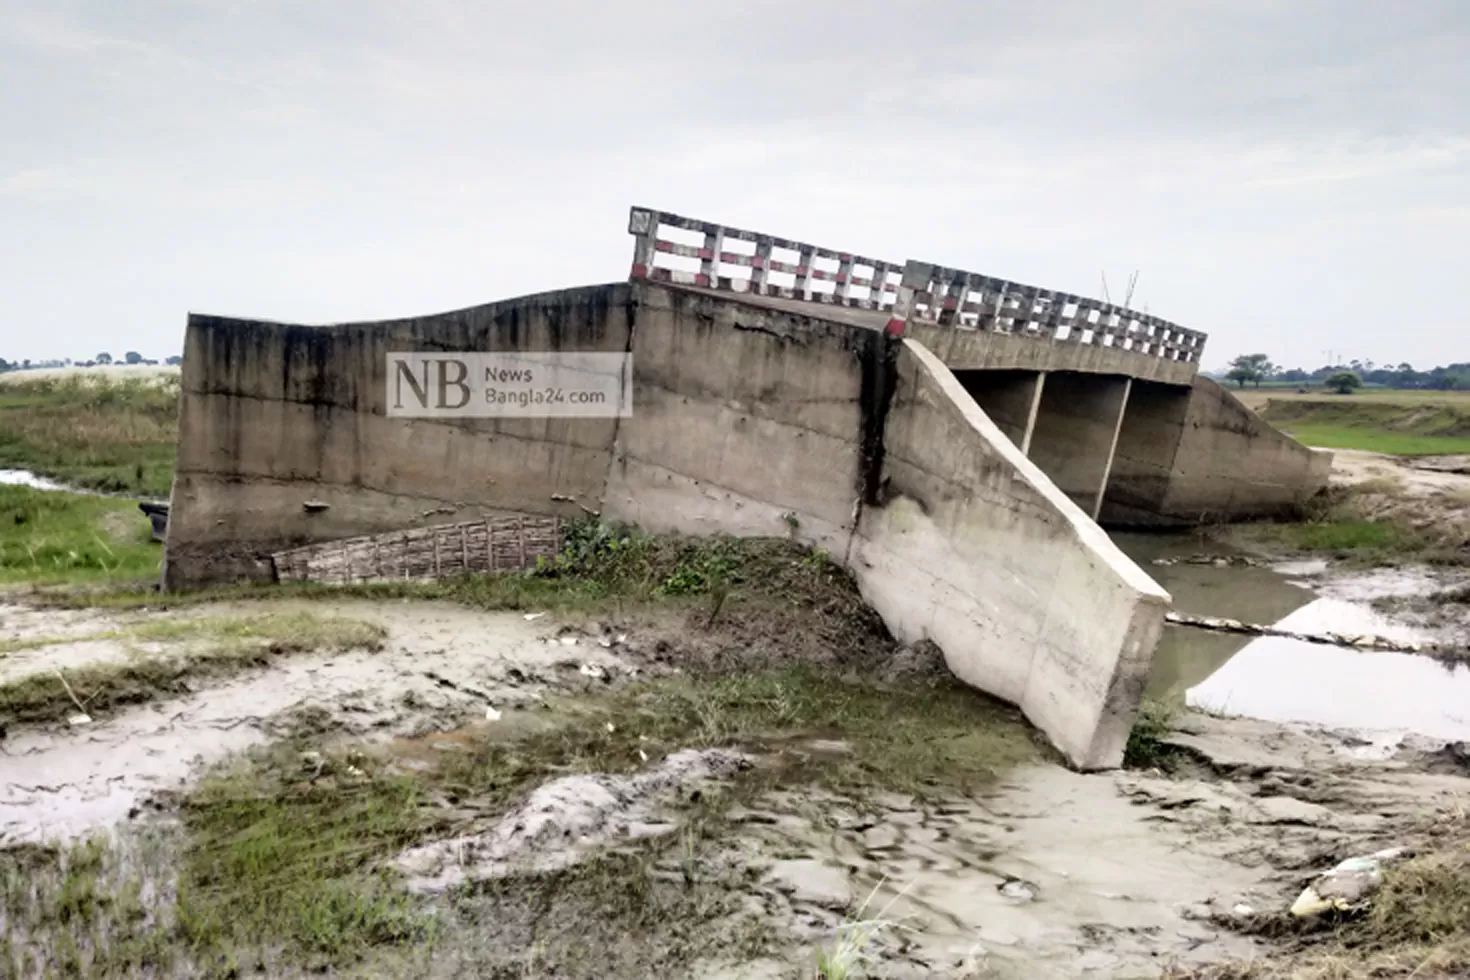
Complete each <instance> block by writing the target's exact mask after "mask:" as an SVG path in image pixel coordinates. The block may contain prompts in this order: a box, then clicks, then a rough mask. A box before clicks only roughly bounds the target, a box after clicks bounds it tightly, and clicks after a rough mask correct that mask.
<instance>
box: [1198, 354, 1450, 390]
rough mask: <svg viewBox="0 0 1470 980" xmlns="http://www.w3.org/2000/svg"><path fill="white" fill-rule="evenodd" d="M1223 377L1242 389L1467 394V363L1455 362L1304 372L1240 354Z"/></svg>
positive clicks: (1353, 365) (1366, 364)
mask: <svg viewBox="0 0 1470 980" xmlns="http://www.w3.org/2000/svg"><path fill="white" fill-rule="evenodd" d="M1225 378H1226V380H1228V381H1234V382H1235V383H1236V384H1237V385H1238V386H1240V387H1242V388H1244V387H1245V386H1246V385H1247V384H1252V385H1255V386H1256V387H1260V385H1261V382H1263V381H1268V382H1277V383H1286V384H1298V385H1302V386H1313V385H1321V386H1323V387H1327V388H1332V389H1335V390H1337V391H1343V392H1347V391H1351V390H1352V389H1354V388H1360V387H1362V386H1363V385H1365V384H1369V385H1381V386H1383V387H1385V388H1422V389H1425V390H1431V391H1470V363H1467V362H1459V363H1455V364H1446V365H1443V366H1441V367H1435V368H1430V369H1429V370H1428V371H1418V370H1415V369H1414V366H1413V365H1412V364H1410V363H1408V362H1407V361H1405V362H1402V363H1399V364H1375V363H1374V362H1373V361H1361V360H1356V359H1355V360H1352V361H1349V362H1348V363H1346V364H1333V365H1325V366H1323V367H1319V368H1317V369H1316V370H1313V371H1307V370H1305V369H1303V368H1281V367H1279V366H1277V365H1276V364H1274V363H1272V361H1271V358H1270V357H1269V356H1268V355H1266V354H1241V355H1240V356H1239V357H1237V358H1235V359H1234V360H1233V361H1231V362H1230V367H1229V370H1227V371H1226V372H1225Z"/></svg>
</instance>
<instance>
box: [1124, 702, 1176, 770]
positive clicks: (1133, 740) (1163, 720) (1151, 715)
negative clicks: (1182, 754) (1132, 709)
mask: <svg viewBox="0 0 1470 980" xmlns="http://www.w3.org/2000/svg"><path fill="white" fill-rule="evenodd" d="M1176 714H1177V711H1176V709H1175V707H1174V705H1172V704H1170V703H1169V702H1167V701H1161V700H1158V699H1155V698H1145V699H1144V701H1143V703H1142V704H1141V705H1139V708H1138V717H1137V718H1136V719H1134V722H1133V728H1132V729H1130V730H1129V732H1128V744H1127V746H1125V747H1124V749H1123V765H1124V766H1126V767H1128V768H1130V769H1155V768H1161V767H1162V766H1164V765H1165V764H1166V763H1167V761H1168V759H1169V757H1170V756H1171V755H1173V754H1174V750H1173V749H1171V748H1169V747H1168V746H1167V745H1165V744H1163V741H1162V739H1163V738H1164V736H1165V735H1167V734H1169V732H1170V731H1172V730H1173V727H1174V717H1175V715H1176Z"/></svg>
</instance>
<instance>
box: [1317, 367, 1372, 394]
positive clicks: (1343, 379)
mask: <svg viewBox="0 0 1470 980" xmlns="http://www.w3.org/2000/svg"><path fill="white" fill-rule="evenodd" d="M1326 384H1327V387H1329V388H1331V389H1332V390H1333V391H1335V392H1337V393H1338V394H1339V395H1350V394H1352V393H1353V389H1354V388H1361V387H1363V379H1362V378H1360V377H1358V376H1357V374H1356V373H1354V372H1352V371H1339V372H1337V373H1336V374H1334V375H1331V376H1330V377H1328V379H1327V381H1326Z"/></svg>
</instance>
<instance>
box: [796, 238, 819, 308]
mask: <svg viewBox="0 0 1470 980" xmlns="http://www.w3.org/2000/svg"><path fill="white" fill-rule="evenodd" d="M816 259H817V256H816V253H815V252H813V251H812V247H811V246H810V245H803V246H802V247H801V251H800V252H798V253H797V259H796V282H795V283H794V284H793V285H794V286H795V289H794V292H795V294H796V298H797V299H811V296H812V294H811V280H812V263H813V262H815V261H816Z"/></svg>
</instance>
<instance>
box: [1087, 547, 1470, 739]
mask: <svg viewBox="0 0 1470 980" xmlns="http://www.w3.org/2000/svg"><path fill="white" fill-rule="evenodd" d="M1115 540H1116V541H1117V542H1118V545H1119V547H1121V548H1122V549H1123V550H1124V551H1125V552H1126V553H1127V554H1128V555H1129V556H1131V557H1132V558H1133V559H1134V560H1135V561H1138V562H1139V563H1140V564H1141V565H1143V567H1144V569H1145V570H1146V571H1148V572H1149V573H1150V574H1151V575H1153V576H1154V578H1155V579H1156V580H1158V582H1159V583H1160V584H1161V585H1163V586H1164V588H1166V589H1168V590H1169V592H1170V594H1171V595H1172V596H1173V597H1174V608H1176V609H1178V610H1179V611H1180V612H1186V613H1193V614H1196V615H1205V616H1225V617H1229V618H1232V619H1240V620H1244V621H1246V622H1252V623H1262V624H1269V625H1275V626H1279V627H1281V628H1283V629H1289V630H1294V631H1297V632H1304V633H1314V632H1325V631H1332V632H1341V633H1371V634H1375V635H1379V636H1386V637H1390V638H1394V639H1402V640H1419V641H1422V640H1426V639H1429V637H1428V636H1427V635H1426V634H1425V633H1424V632H1423V631H1421V630H1419V629H1417V628H1415V627H1413V626H1411V625H1409V624H1406V623H1404V622H1401V621H1398V620H1395V619H1394V618H1393V617H1391V616H1386V615H1384V614H1383V613H1380V612H1378V611H1376V610H1375V609H1373V608H1372V606H1371V605H1370V603H1371V602H1372V600H1373V599H1375V598H1378V597H1381V596H1389V595H1411V594H1423V593H1425V592H1429V591H1433V590H1434V589H1435V588H1436V584H1435V579H1434V577H1433V575H1432V574H1431V573H1429V572H1428V571H1426V570H1415V569H1407V570H1404V569H1377V570H1374V571H1371V572H1366V573H1361V574H1351V575H1343V576H1339V577H1332V576H1328V575H1324V574H1323V573H1324V566H1323V565H1322V563H1317V562H1308V563H1295V564H1289V565H1288V564H1283V565H1280V566H1277V567H1276V568H1246V567H1225V568H1217V567H1215V566H1212V565H1189V564H1179V565H1166V566H1159V565H1153V564H1152V561H1153V560H1154V559H1155V558H1161V557H1170V556H1178V555H1187V554H1193V553H1196V552H1199V551H1201V550H1204V549H1201V548H1200V547H1199V546H1198V542H1197V541H1195V540H1194V539H1193V538H1192V537H1191V536H1188V535H1138V534H1118V535H1116V536H1115ZM1210 550H1218V549H1210ZM1149 693H1150V695H1152V696H1154V697H1158V698H1163V699H1165V700H1173V701H1176V702H1183V703H1187V704H1188V705H1190V706H1191V707H1195V708H1201V709H1204V710H1208V711H1219V712H1223V713H1226V714H1232V715H1241V716H1244V717H1249V718H1259V719H1262V720H1265V721H1275V722H1299V723H1306V724H1312V725H1321V726H1325V727H1332V728H1350V729H1354V730H1356V731H1360V732H1363V733H1365V734H1372V735H1375V736H1379V737H1382V736H1390V737H1392V736H1398V735H1402V734H1404V733H1407V732H1416V733H1419V734H1422V735H1427V736H1429V737H1431V738H1443V739H1451V740H1470V668H1467V667H1465V666H1458V667H1454V668H1450V667H1447V666H1445V665H1443V664H1441V663H1440V662H1439V661H1437V660H1434V659H1431V658H1429V657H1425V656H1421V655H1417V654H1407V653H1384V652H1369V651H1358V650H1350V649H1344V648H1340V647H1331V646H1323V645H1320V644H1314V643H1306V642H1303V641H1300V640H1289V639H1283V638H1280V637H1250V636H1238V635H1231V634H1221V633H1211V632H1208V631H1205V630H1198V629H1188V628H1180V627H1168V628H1166V629H1165V631H1164V636H1163V638H1162V639H1161V640H1160V642H1159V646H1158V648H1157V650H1156V652H1155V654H1154V666H1153V672H1152V674H1151V675H1150V680H1149Z"/></svg>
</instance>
